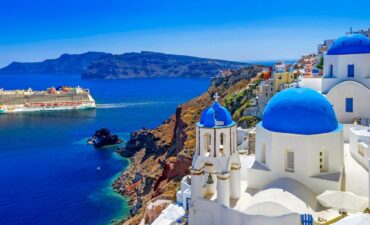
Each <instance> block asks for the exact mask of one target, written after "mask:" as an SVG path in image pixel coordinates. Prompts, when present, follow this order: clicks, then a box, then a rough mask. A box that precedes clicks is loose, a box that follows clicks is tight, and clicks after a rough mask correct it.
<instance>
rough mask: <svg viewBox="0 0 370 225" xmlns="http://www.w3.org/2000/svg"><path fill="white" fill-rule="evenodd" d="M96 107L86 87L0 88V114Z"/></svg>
mask: <svg viewBox="0 0 370 225" xmlns="http://www.w3.org/2000/svg"><path fill="white" fill-rule="evenodd" d="M93 108H96V105H95V100H94V99H93V97H92V96H91V94H90V91H89V90H88V89H83V88H81V87H75V88H74V87H66V86H60V87H57V88H54V87H51V88H48V89H47V90H43V91H35V90H32V89H28V90H4V89H0V114H2V113H21V112H39V111H52V110H78V109H93Z"/></svg>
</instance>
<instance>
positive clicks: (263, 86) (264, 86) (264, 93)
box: [256, 78, 275, 116]
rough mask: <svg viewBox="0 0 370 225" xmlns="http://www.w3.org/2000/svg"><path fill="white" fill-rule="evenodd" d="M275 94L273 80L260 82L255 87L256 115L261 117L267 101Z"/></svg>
mask: <svg viewBox="0 0 370 225" xmlns="http://www.w3.org/2000/svg"><path fill="white" fill-rule="evenodd" d="M274 94H275V80H274V79H273V78H270V79H268V80H264V81H262V82H261V83H260V84H259V85H258V87H257V96H256V99H257V101H256V102H257V108H258V110H257V111H258V112H257V114H258V115H259V116H262V113H263V110H264V109H265V107H266V105H267V103H268V101H269V100H270V99H271V98H272V96H274Z"/></svg>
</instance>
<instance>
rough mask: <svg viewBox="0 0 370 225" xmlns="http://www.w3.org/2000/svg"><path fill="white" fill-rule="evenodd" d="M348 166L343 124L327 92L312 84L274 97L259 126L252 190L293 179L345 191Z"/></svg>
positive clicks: (319, 190)
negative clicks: (344, 173)
mask: <svg viewBox="0 0 370 225" xmlns="http://www.w3.org/2000/svg"><path fill="white" fill-rule="evenodd" d="M342 165H343V139H342V125H341V124H340V123H338V121H337V118H336V115H335V112H334V110H333V107H332V106H331V104H330V102H329V101H328V100H327V99H326V98H325V97H324V96H322V95H321V94H320V93H318V92H317V91H314V90H312V89H308V88H289V89H286V90H284V91H282V92H279V93H278V94H276V95H275V96H274V97H273V98H272V99H271V100H270V101H269V103H268V104H267V106H266V108H265V111H264V113H263V118H262V121H261V122H260V123H259V124H258V125H257V127H256V155H255V161H254V163H253V166H252V167H251V168H249V170H248V176H247V180H248V182H247V183H248V187H249V188H254V189H257V190H258V189H261V188H263V187H264V186H266V185H268V184H269V183H271V182H273V181H274V180H276V179H279V178H291V179H294V180H297V181H298V182H300V183H302V184H303V185H305V186H306V187H309V189H311V190H312V191H313V192H314V193H316V194H318V193H322V192H323V191H325V190H340V186H341V185H340V183H341V177H342V175H341V174H342V173H341V171H342Z"/></svg>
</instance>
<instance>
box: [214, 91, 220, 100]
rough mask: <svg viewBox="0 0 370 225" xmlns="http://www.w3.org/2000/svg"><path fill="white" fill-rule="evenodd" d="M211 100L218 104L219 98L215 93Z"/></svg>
mask: <svg viewBox="0 0 370 225" xmlns="http://www.w3.org/2000/svg"><path fill="white" fill-rule="evenodd" d="M213 98H214V99H215V101H216V102H218V99H219V98H220V96H219V95H218V93H217V92H216V94H214V95H213Z"/></svg>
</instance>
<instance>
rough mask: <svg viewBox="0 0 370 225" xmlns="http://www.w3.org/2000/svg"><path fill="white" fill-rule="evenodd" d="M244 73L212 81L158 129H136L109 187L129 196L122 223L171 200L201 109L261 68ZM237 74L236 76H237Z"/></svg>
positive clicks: (234, 89)
mask: <svg viewBox="0 0 370 225" xmlns="http://www.w3.org/2000/svg"><path fill="white" fill-rule="evenodd" d="M246 71H247V73H245V75H243V76H239V77H238V78H237V79H235V77H234V76H230V77H223V78H216V79H214V80H213V81H212V85H211V87H210V88H209V89H208V90H207V91H206V92H205V93H203V94H202V95H201V96H199V97H196V98H194V99H192V100H190V101H189V102H187V103H184V104H182V105H180V106H178V107H177V109H176V113H175V114H174V115H172V116H171V117H170V118H169V119H168V120H167V121H165V122H164V123H163V124H162V125H160V126H159V127H158V128H156V129H153V130H139V131H136V132H133V133H132V134H131V139H130V140H129V142H128V143H127V146H126V147H125V148H124V149H121V150H120V153H121V154H122V155H123V156H125V157H130V159H131V165H130V167H129V168H128V169H127V170H126V171H124V172H123V173H122V174H121V176H120V177H119V178H118V179H117V180H116V181H115V183H114V184H113V187H114V189H115V190H116V191H117V192H119V193H121V194H122V195H124V196H127V197H129V199H130V205H131V214H132V216H131V217H130V218H129V219H128V220H126V222H125V224H138V223H139V222H140V220H141V219H142V218H143V213H144V208H145V207H144V206H145V205H146V203H147V202H148V201H149V200H152V199H155V198H163V199H172V200H174V199H175V195H176V188H177V187H178V185H179V182H180V181H181V178H182V177H183V176H184V175H186V174H188V173H189V167H190V166H191V161H192V156H193V153H194V146H195V123H196V122H197V121H199V117H200V114H201V112H202V110H203V109H204V108H206V107H207V106H209V105H210V104H211V103H212V98H211V96H213V94H214V93H216V92H217V93H219V95H220V96H221V100H220V101H221V103H223V102H224V100H225V99H226V96H228V95H231V94H233V93H235V92H238V91H240V90H242V89H245V88H246V86H247V85H248V84H250V83H251V82H252V81H251V80H253V79H254V77H255V76H256V75H257V74H258V73H259V72H260V71H261V67H249V68H248V69H247V70H246ZM239 75H240V74H239Z"/></svg>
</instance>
